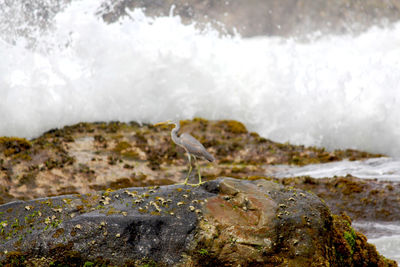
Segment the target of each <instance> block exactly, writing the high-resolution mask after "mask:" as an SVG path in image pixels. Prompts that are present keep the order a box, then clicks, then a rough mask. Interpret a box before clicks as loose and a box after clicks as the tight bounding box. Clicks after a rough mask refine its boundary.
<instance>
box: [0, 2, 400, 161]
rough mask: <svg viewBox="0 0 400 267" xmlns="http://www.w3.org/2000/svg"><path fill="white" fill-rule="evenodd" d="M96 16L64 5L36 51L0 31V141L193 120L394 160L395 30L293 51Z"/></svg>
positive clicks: (398, 128) (398, 29) (398, 95)
mask: <svg viewBox="0 0 400 267" xmlns="http://www.w3.org/2000/svg"><path fill="white" fill-rule="evenodd" d="M98 6H99V1H96V0H83V1H74V2H72V4H71V5H69V6H68V7H67V8H66V9H64V10H63V11H62V12H60V13H58V14H57V15H56V16H55V18H54V22H53V24H52V25H51V27H49V29H48V30H46V31H43V32H42V33H40V35H38V36H37V40H36V43H35V45H34V46H32V45H31V46H28V45H27V43H28V42H27V41H26V40H25V41H24V39H23V38H20V39H18V40H17V41H16V42H14V43H12V44H10V43H9V42H8V41H7V40H9V39H10V38H8V37H9V36H5V33H4V34H3V35H1V34H2V33H0V37H1V39H2V40H0V58H1V61H0V73H1V76H0V95H1V98H0V114H1V115H2V118H1V124H0V135H16V136H23V137H28V138H31V137H35V136H37V135H39V134H41V133H42V132H43V131H46V130H48V129H50V128H54V127H61V126H64V125H67V124H72V123H76V122H80V121H109V120H121V121H131V120H135V121H139V122H157V121H160V120H164V119H167V118H182V119H183V118H193V117H195V116H200V117H205V118H208V119H223V118H231V119H236V120H240V121H242V122H244V123H245V124H246V125H247V126H248V128H249V129H250V130H252V131H257V132H259V133H260V134H261V135H263V136H265V137H267V138H271V139H273V140H276V141H290V142H292V143H296V144H305V145H316V146H324V147H327V148H328V149H334V148H356V149H362V150H367V151H371V152H380V153H386V154H389V155H397V156H399V155H400V105H399V99H400V88H399V87H400V86H399V85H400V23H398V24H395V25H393V26H392V27H391V28H385V29H378V28H372V29H370V30H369V31H367V32H365V33H363V34H361V35H359V36H351V35H344V36H325V37H322V38H319V39H316V40H314V41H311V42H307V43H301V42H298V41H295V40H293V39H281V38H271V37H259V38H251V39H245V38H241V37H239V36H235V37H226V36H225V37H224V36H219V34H218V33H217V32H216V31H214V30H211V29H209V30H205V31H200V30H198V29H196V27H195V26H194V25H186V26H185V25H183V24H182V23H181V20H180V18H179V17H177V16H170V17H159V18H149V17H146V16H145V15H144V14H143V12H142V11H140V10H135V11H133V12H131V13H130V17H127V18H125V19H121V20H120V21H118V22H117V23H113V24H106V23H104V22H103V21H102V20H101V19H100V18H98V16H96V15H94V13H96V10H97V8H98ZM0 15H1V14H0ZM16 15H18V14H16ZM39 32H40V31H37V34H39ZM34 33H36V32H34ZM7 34H9V33H7ZM27 47H31V48H27ZM32 47H34V48H32Z"/></svg>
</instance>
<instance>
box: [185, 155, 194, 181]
mask: <svg viewBox="0 0 400 267" xmlns="http://www.w3.org/2000/svg"><path fill="white" fill-rule="evenodd" d="M187 156H188V159H189V166H190V167H189V172H188V174H187V176H186V179H185V182H184V183H183V184H184V185H186V184H187V183H188V180H189V175H190V173H191V172H192V160H191V156H190V154H189V152H188V153H187Z"/></svg>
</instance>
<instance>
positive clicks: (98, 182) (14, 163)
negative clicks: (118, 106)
mask: <svg viewBox="0 0 400 267" xmlns="http://www.w3.org/2000/svg"><path fill="white" fill-rule="evenodd" d="M181 124H182V130H181V132H189V133H191V134H192V135H193V136H195V137H196V138H198V139H199V140H200V141H201V142H202V143H203V144H204V146H205V147H206V148H207V149H208V151H209V152H210V153H211V154H213V155H214V157H215V158H216V161H215V162H214V163H212V164H211V163H208V162H205V161H200V165H201V168H202V174H203V176H204V180H211V179H214V178H216V177H219V176H230V177H237V178H239V177H240V178H243V177H249V176H257V175H266V174H268V173H271V169H272V168H273V165H275V164H295V165H305V164H310V163H322V162H331V161H337V160H341V159H344V158H348V159H350V160H355V159H363V158H370V157H377V156H380V155H374V154H369V153H366V152H361V151H354V150H337V151H326V150H324V149H323V148H315V147H304V146H296V145H291V144H281V143H276V142H273V141H270V140H267V139H265V138H263V137H260V136H259V135H258V134H257V133H251V132H248V131H247V129H246V127H245V126H244V125H243V124H242V123H240V122H237V121H232V120H222V121H208V120H204V119H199V118H197V119H194V120H190V121H189V120H186V121H182V122H181ZM170 130H171V128H170V127H153V126H152V125H139V124H137V123H135V122H131V123H120V122H110V123H101V122H99V123H79V124H76V125H72V126H65V127H63V128H62V129H54V130H50V131H48V132H46V133H44V134H43V135H41V136H39V137H37V138H35V139H32V140H29V141H28V140H25V139H21V138H12V137H1V138H0V204H3V203H7V202H10V201H14V200H29V199H35V198H40V197H48V196H56V195H66V194H75V193H78V194H87V193H94V192H96V191H99V190H105V189H107V188H111V189H120V188H127V187H134V186H136V187H140V186H149V185H167V184H173V183H176V182H179V181H183V180H184V179H185V176H186V172H187V170H188V165H187V157H186V155H185V154H184V153H185V151H184V150H183V149H182V148H180V147H179V146H176V145H175V144H174V143H173V142H172V141H171V137H170ZM193 176H195V172H193ZM196 179H197V177H191V180H192V181H197V180H196Z"/></svg>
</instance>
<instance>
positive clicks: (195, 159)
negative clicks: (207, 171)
mask: <svg viewBox="0 0 400 267" xmlns="http://www.w3.org/2000/svg"><path fill="white" fill-rule="evenodd" d="M193 157H194V161H195V163H196V168H197V173H198V174H199V183H198V184H197V185H201V184H202V181H201V174H200V166H199V164H198V163H197V158H196V157H195V156H193Z"/></svg>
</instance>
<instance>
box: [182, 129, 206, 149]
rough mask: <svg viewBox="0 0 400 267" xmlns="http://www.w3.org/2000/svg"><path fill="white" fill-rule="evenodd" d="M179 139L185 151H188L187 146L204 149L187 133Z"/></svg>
mask: <svg viewBox="0 0 400 267" xmlns="http://www.w3.org/2000/svg"><path fill="white" fill-rule="evenodd" d="M180 138H181V141H182V144H183V145H184V146H185V148H186V149H188V147H187V146H190V147H192V148H194V149H205V148H204V146H203V145H202V144H201V143H200V142H199V140H197V139H196V138H194V137H193V136H191V135H190V134H188V133H183V134H181V136H180Z"/></svg>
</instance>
